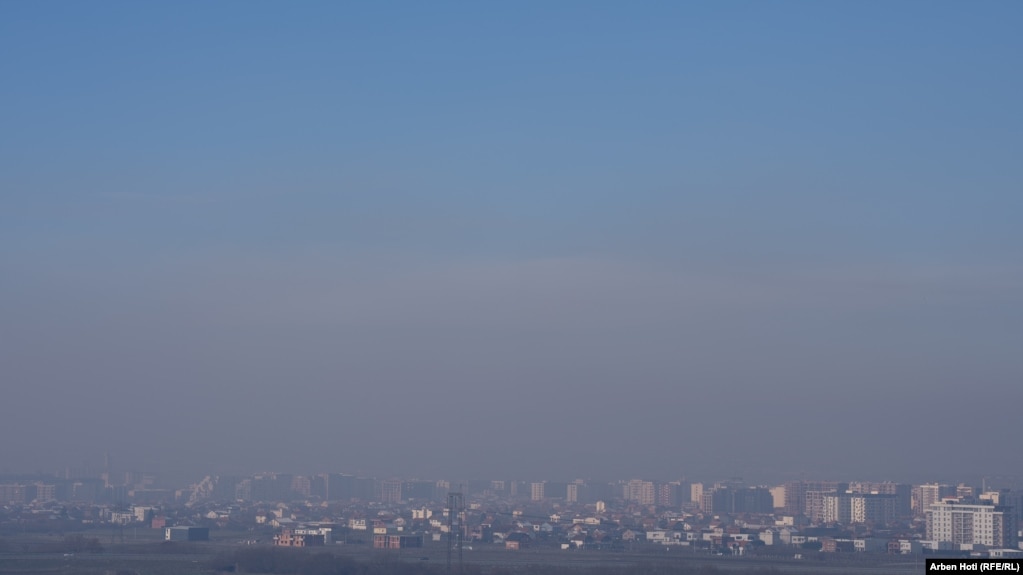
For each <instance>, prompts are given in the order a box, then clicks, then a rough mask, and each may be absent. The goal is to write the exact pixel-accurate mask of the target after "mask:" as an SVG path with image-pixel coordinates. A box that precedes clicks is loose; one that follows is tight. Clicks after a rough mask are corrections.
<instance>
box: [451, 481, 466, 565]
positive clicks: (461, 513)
mask: <svg viewBox="0 0 1023 575" xmlns="http://www.w3.org/2000/svg"><path fill="white" fill-rule="evenodd" d="M464 523H465V499H464V497H463V496H462V494H461V493H455V492H452V493H448V574H449V575H450V574H452V573H458V574H459V575H461V573H462V537H463V536H464V534H465V525H464ZM456 560H457V561H458V564H457V565H458V566H457V571H456V570H455V569H456V567H455V561H456Z"/></svg>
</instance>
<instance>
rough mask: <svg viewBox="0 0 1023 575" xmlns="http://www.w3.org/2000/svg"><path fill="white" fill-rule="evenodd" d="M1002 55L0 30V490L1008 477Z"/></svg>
mask: <svg viewBox="0 0 1023 575" xmlns="http://www.w3.org/2000/svg"><path fill="white" fill-rule="evenodd" d="M1021 29H1023V4H1020V3H1018V2H981V3H965V2H890V3H880V2H773V3H768V2H703V3H686V2H642V3H634V2H593V1H585V2H569V1H558V2H482V3H481V2H451V3H449V2H407V3H395V2H390V3H387V2H317V3H312V2H305V3H302V2H288V3H285V2H253V1H245V2H241V1H238V2H228V1H224V2H101V1H97V2H27V1H25V2H13V1H8V2H0V78H2V80H0V370H2V371H0V378H2V381H3V399H2V401H0V437H2V438H3V441H2V442H0V472H6V471H33V470H36V469H40V470H55V469H59V468H63V467H64V466H65V465H72V466H81V465H82V462H84V461H90V462H92V463H93V464H94V465H96V464H98V463H99V462H100V461H101V459H102V454H103V453H104V452H106V451H109V452H110V453H111V455H112V457H113V458H114V461H115V463H117V464H118V465H119V466H120V467H121V468H122V469H123V468H138V469H147V470H158V471H160V472H163V473H171V474H176V475H177V476H184V477H192V476H196V478H197V477H198V476H201V475H202V474H204V473H206V472H208V471H210V472H246V471H255V470H260V469H271V470H280V471H293V472H315V471H348V472H362V473H366V474H376V475H392V474H396V475H405V476H413V475H418V476H423V477H430V478H441V477H447V478H457V477H480V478H488V477H514V478H524V479H525V478H533V479H542V478H549V479H567V478H575V477H593V478H627V477H659V478H676V477H679V476H681V475H686V476H688V477H690V478H694V479H704V480H710V481H713V480H716V479H721V478H724V477H730V476H735V475H738V476H743V477H746V478H748V479H751V480H763V481H776V480H781V479H785V478H789V477H798V476H799V475H800V474H801V473H805V474H806V475H807V476H809V477H820V478H838V479H841V478H845V479H855V478H863V479H886V478H890V479H895V480H903V481H915V480H916V481H919V480H930V479H949V480H952V479H956V478H961V477H967V476H969V477H975V476H980V475H991V476H1008V475H1016V476H1019V477H1021V478H1023V460H1021V459H1020V458H1019V450H1020V445H1021V432H1020V430H1021V426H1020V424H1019V421H1020V419H1019V414H1020V406H1021V401H1023V224H1021V222H1023V74H1021V68H1020V56H1021V55H1023V35H1021V34H1020V30H1021Z"/></svg>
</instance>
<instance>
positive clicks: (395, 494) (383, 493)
mask: <svg viewBox="0 0 1023 575" xmlns="http://www.w3.org/2000/svg"><path fill="white" fill-rule="evenodd" d="M404 484H405V482H404V481H402V480H401V479H384V480H382V481H380V498H379V500H380V501H381V502H382V503H399V502H401V501H402V500H403V494H402V488H403V487H404Z"/></svg>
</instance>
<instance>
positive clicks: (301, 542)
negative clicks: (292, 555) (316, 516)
mask: <svg viewBox="0 0 1023 575" xmlns="http://www.w3.org/2000/svg"><path fill="white" fill-rule="evenodd" d="M326 540H327V536H325V534H323V533H318V532H317V531H316V530H300V529H284V530H282V531H281V532H280V533H279V534H277V535H274V545H276V546H278V547H322V546H323V545H324V544H325V543H326V542H327V541H326Z"/></svg>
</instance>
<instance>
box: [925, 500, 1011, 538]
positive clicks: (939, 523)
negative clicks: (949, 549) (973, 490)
mask: <svg viewBox="0 0 1023 575" xmlns="http://www.w3.org/2000/svg"><path fill="white" fill-rule="evenodd" d="M927 539H928V540H929V541H934V542H937V543H939V544H940V543H951V544H952V545H955V546H967V545H986V546H989V547H1009V548H1015V547H1016V545H1017V537H1016V522H1015V520H1014V517H1013V515H1012V513H1011V512H1010V511H1009V510H1008V509H1007V508H1005V507H998V506H995V505H973V504H964V503H958V502H956V501H954V500H948V499H946V500H943V501H939V502H937V503H934V504H932V505H931V506H930V508H929V509H928V510H927Z"/></svg>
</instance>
